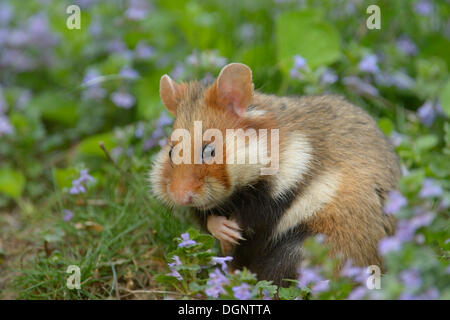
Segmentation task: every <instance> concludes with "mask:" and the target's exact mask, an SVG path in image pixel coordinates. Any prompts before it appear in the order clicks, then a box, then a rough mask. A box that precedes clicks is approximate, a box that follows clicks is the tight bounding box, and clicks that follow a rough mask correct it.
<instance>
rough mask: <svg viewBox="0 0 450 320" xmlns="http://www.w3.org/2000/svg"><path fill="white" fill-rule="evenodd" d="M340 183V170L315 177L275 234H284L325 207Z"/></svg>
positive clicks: (288, 211)
mask: <svg viewBox="0 0 450 320" xmlns="http://www.w3.org/2000/svg"><path fill="white" fill-rule="evenodd" d="M339 183H340V175H339V172H325V173H323V174H321V175H319V176H318V177H316V178H314V180H313V181H312V182H311V184H310V185H308V187H307V188H306V189H305V190H304V192H303V194H302V195H300V196H298V197H297V198H295V199H294V201H293V203H292V205H291V207H290V208H289V209H288V210H287V211H286V212H285V213H284V215H283V216H282V217H281V219H280V221H279V222H278V225H277V227H276V229H275V235H281V234H283V233H284V232H286V231H288V230H289V229H291V228H292V227H295V226H296V225H298V224H299V223H301V222H303V221H305V220H307V219H308V218H309V217H311V216H312V215H314V214H315V213H316V212H317V211H319V210H320V209H322V208H324V207H325V205H327V204H328V203H329V202H330V201H331V200H332V199H333V197H334V196H335V194H336V191H337V189H338V187H339Z"/></svg>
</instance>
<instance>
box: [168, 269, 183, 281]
mask: <svg viewBox="0 0 450 320" xmlns="http://www.w3.org/2000/svg"><path fill="white" fill-rule="evenodd" d="M170 271H171V272H170V273H168V274H167V275H169V276H172V277H175V278H177V279H178V280H180V281H182V280H183V277H182V276H181V274H180V273H179V272H178V271H177V270H175V269H171V270H170Z"/></svg>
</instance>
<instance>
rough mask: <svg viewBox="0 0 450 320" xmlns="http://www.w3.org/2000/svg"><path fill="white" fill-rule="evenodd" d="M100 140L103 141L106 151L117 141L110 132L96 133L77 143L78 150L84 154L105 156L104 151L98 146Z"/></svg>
mask: <svg viewBox="0 0 450 320" xmlns="http://www.w3.org/2000/svg"><path fill="white" fill-rule="evenodd" d="M100 141H103V143H104V144H105V147H106V149H107V150H108V151H111V149H113V148H114V147H115V146H116V145H117V143H116V140H115V137H114V134H113V133H112V132H107V133H101V134H96V135H93V136H90V137H88V138H86V139H84V140H83V141H81V143H80V144H79V145H78V152H79V153H80V154H82V155H86V156H95V157H106V156H105V153H104V152H103V150H102V149H100V147H99V143H100Z"/></svg>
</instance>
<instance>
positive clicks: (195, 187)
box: [150, 63, 258, 210]
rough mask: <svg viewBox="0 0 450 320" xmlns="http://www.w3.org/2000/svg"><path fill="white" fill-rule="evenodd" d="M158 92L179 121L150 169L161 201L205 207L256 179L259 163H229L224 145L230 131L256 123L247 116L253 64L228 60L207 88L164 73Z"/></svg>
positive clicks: (215, 203)
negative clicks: (175, 79)
mask: <svg viewBox="0 0 450 320" xmlns="http://www.w3.org/2000/svg"><path fill="white" fill-rule="evenodd" d="M160 96H161V100H162V102H163V104H164V105H165V107H166V108H167V109H168V110H169V112H171V113H172V114H173V115H174V116H175V121H174V124H173V130H172V133H171V135H170V136H169V138H168V140H167V142H166V144H165V146H164V147H163V148H162V149H161V151H160V152H159V154H158V155H157V156H156V160H155V161H154V163H153V165H152V170H151V172H150V183H151V188H152V191H153V193H154V194H155V195H156V196H157V197H158V198H159V199H161V200H162V201H163V202H165V203H166V204H167V205H170V206H176V205H180V206H190V207H195V208H198V209H202V210H206V209H210V208H213V207H215V206H217V205H220V203H222V202H224V201H225V200H226V199H227V198H228V197H229V196H230V195H231V193H232V192H233V191H234V190H235V188H236V187H237V186H239V185H241V184H242V183H245V182H247V181H249V180H251V179H254V178H255V173H254V172H256V171H257V169H258V168H256V167H257V165H250V164H249V165H247V164H241V165H234V164H227V157H228V153H229V150H228V149H227V148H226V145H227V143H228V141H229V139H228V136H227V130H230V129H231V130H233V129H234V130H235V129H246V128H248V127H250V126H253V125H254V123H251V121H250V120H249V118H248V117H247V116H246V110H247V108H248V107H249V106H250V105H251V104H252V101H253V83H252V73H251V70H250V68H248V67H247V66H246V65H243V64H240V63H232V64H229V65H227V66H225V67H224V68H223V69H222V70H221V72H220V73H219V76H218V77H217V79H216V81H215V82H214V83H212V84H211V85H210V86H208V87H205V86H203V85H202V84H200V83H199V82H189V83H181V84H178V83H176V82H175V81H173V80H172V79H171V78H170V77H169V76H168V75H164V76H163V77H162V78H161V82H160ZM233 140H234V139H233ZM233 148H234V147H233ZM233 148H231V149H233ZM236 148H237V147H236ZM227 150H228V151H227ZM233 150H234V151H236V149H233ZM238 152H239V151H238ZM256 175H257V174H256Z"/></svg>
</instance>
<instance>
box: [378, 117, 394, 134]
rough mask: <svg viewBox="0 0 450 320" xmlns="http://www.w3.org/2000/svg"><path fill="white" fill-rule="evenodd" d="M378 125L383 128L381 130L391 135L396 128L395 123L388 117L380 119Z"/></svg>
mask: <svg viewBox="0 0 450 320" xmlns="http://www.w3.org/2000/svg"><path fill="white" fill-rule="evenodd" d="M378 126H379V127H380V128H381V131H383V133H384V134H385V135H387V136H390V135H391V133H392V131H393V130H394V124H393V123H392V121H391V120H390V119H388V118H381V119H380V120H378Z"/></svg>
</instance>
